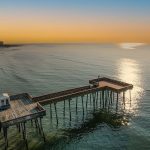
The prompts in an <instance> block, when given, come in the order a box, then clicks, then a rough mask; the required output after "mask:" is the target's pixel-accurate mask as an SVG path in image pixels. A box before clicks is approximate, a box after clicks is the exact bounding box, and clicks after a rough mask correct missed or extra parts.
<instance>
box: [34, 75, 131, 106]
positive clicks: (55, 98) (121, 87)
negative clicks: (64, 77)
mask: <svg viewBox="0 0 150 150" xmlns="http://www.w3.org/2000/svg"><path fill="white" fill-rule="evenodd" d="M89 83H90V84H92V86H90V85H89V86H83V87H79V88H73V89H70V90H65V91H61V92H56V93H51V94H47V95H42V96H38V97H33V99H32V100H33V101H34V102H39V103H40V104H41V105H46V104H49V103H57V102H59V101H63V100H64V99H70V98H73V97H76V96H80V95H84V94H88V93H92V92H95V91H100V90H105V89H109V90H112V91H114V92H116V93H120V92H125V91H127V90H130V89H132V88H133V85H132V84H128V83H125V82H121V81H117V80H113V79H109V78H106V77H103V78H98V79H93V80H90V81H89ZM95 83H96V84H95ZM95 85H96V86H95Z"/></svg>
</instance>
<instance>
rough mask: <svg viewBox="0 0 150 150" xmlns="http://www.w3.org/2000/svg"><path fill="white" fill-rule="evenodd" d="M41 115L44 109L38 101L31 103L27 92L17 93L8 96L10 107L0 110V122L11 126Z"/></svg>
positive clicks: (43, 113)
mask: <svg viewBox="0 0 150 150" xmlns="http://www.w3.org/2000/svg"><path fill="white" fill-rule="evenodd" d="M43 115H45V110H44V109H43V108H42V107H41V105H40V104H39V103H33V102H32V98H31V97H30V96H29V95H28V94H19V95H15V96H11V97H10V108H8V109H6V110H3V111H0V123H1V126H11V125H14V124H17V123H19V122H21V121H27V120H30V119H33V118H35V117H37V116H43Z"/></svg>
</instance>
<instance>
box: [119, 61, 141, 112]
mask: <svg viewBox="0 0 150 150" xmlns="http://www.w3.org/2000/svg"><path fill="white" fill-rule="evenodd" d="M117 65H118V78H119V79H120V80H122V81H124V82H127V83H130V84H133V86H134V88H133V90H132V91H131V98H132V99H131V106H130V105H129V104H130V94H129V92H126V97H127V99H126V108H127V109H130V110H131V111H133V112H134V113H135V110H136V108H137V107H138V99H139V98H140V96H141V94H142V93H143V89H142V86H141V69H140V66H139V64H138V62H137V61H136V60H133V59H127V58H123V59H120V60H118V62H117Z"/></svg>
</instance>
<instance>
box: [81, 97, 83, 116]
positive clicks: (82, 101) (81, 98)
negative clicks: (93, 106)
mask: <svg viewBox="0 0 150 150" xmlns="http://www.w3.org/2000/svg"><path fill="white" fill-rule="evenodd" d="M83 98H84V96H81V99H82V110H83V115H84V102H83Z"/></svg>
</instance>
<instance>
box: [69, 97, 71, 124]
mask: <svg viewBox="0 0 150 150" xmlns="http://www.w3.org/2000/svg"><path fill="white" fill-rule="evenodd" d="M70 101H71V99H69V101H68V102H69V116H70V121H71V106H70Z"/></svg>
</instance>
